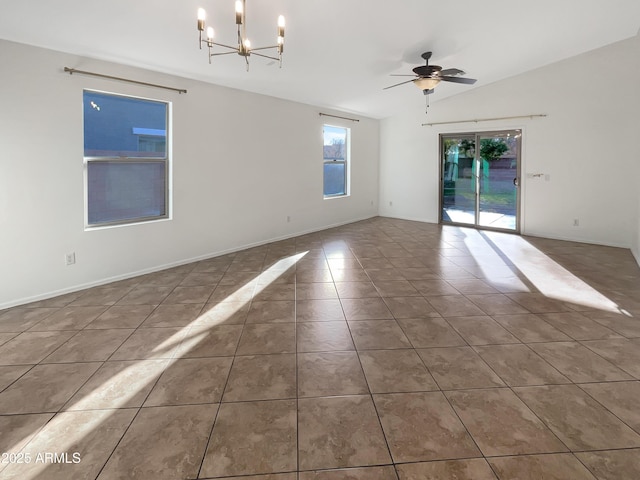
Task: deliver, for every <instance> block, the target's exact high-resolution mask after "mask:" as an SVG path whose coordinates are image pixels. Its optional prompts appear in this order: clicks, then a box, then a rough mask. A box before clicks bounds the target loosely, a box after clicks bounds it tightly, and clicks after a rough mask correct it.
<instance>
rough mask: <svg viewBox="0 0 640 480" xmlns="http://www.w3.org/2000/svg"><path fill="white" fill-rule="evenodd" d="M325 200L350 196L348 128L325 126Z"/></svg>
mask: <svg viewBox="0 0 640 480" xmlns="http://www.w3.org/2000/svg"><path fill="white" fill-rule="evenodd" d="M322 134H323V137H324V146H323V158H324V198H331V197H339V196H344V195H348V194H349V136H350V135H349V134H350V131H349V129H348V128H342V127H332V126H329V125H324V127H323V129H322Z"/></svg>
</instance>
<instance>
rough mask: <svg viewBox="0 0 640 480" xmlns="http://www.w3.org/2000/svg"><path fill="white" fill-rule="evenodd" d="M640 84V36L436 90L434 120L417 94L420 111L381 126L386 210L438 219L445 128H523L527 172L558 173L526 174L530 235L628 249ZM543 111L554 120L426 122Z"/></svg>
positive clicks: (634, 226)
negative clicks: (455, 91) (444, 93)
mask: <svg viewBox="0 0 640 480" xmlns="http://www.w3.org/2000/svg"><path fill="white" fill-rule="evenodd" d="M487 61H491V59H490V57H488V58H487ZM470 76H472V72H470ZM638 85H640V39H639V38H638V37H635V38H632V39H629V40H626V41H623V42H619V43H616V44H613V45H610V46H607V47H604V48H601V49H598V50H595V51H592V52H589V53H587V54H584V55H580V56H577V57H573V58H571V59H568V60H565V61H562V62H559V63H556V64H553V65H549V66H547V67H544V68H541V69H538V70H535V71H532V72H529V73H526V74H523V75H519V76H517V77H513V78H510V79H506V80H503V81H500V82H496V83H494V84H490V85H487V86H483V87H479V88H477V89H474V90H470V91H469V92H466V93H463V94H461V95H457V96H455V97H449V98H446V99H443V100H441V101H436V102H434V100H437V96H438V90H437V89H436V92H435V94H434V95H433V99H432V104H431V107H430V109H429V113H428V115H427V116H425V114H424V99H423V98H422V96H421V95H420V93H419V92H416V108H415V110H414V111H412V112H407V113H406V114H404V115H400V116H396V117H392V118H388V119H385V120H383V121H382V122H381V151H380V155H381V165H380V214H381V215H384V216H391V217H399V218H408V219H415V220H424V221H428V222H437V221H438V195H439V194H438V184H439V168H438V134H440V133H445V132H446V133H450V132H470V131H481V130H493V129H501V128H522V129H523V130H524V134H523V167H524V168H523V173H524V174H526V173H545V174H548V175H550V181H548V182H547V181H545V180H544V178H541V179H527V178H523V179H522V183H523V185H522V210H521V213H522V218H523V223H522V227H523V233H526V234H530V235H538V236H546V237H551V238H560V239H569V240H576V241H585V242H592V243H599V244H606V245H614V246H623V247H630V246H631V245H632V241H633V238H634V234H635V235H636V236H637V235H638V229H639V228H640V225H638V223H639V221H638V215H637V213H636V212H637V204H638V194H637V191H638V189H639V187H640V182H639V180H638V175H637V174H636V173H635V172H636V169H635V164H636V163H637V162H638V160H639V158H638V148H637V145H636V143H637V138H638V124H639V121H638V115H639V112H640V94H639V93H638ZM445 87H446V86H445ZM406 88H415V87H412V86H407V87H406ZM438 88H442V87H438ZM458 88H462V87H458ZM537 113H544V114H548V117H546V118H542V119H520V120H511V121H494V122H487V123H477V124H476V123H460V124H454V125H445V126H434V127H428V126H425V127H422V126H421V124H422V123H426V122H438V121H456V120H464V119H476V118H487V117H504V116H513V115H529V114H537ZM523 177H524V175H523ZM390 202H392V203H393V205H390ZM575 218H577V219H579V223H580V226H579V227H574V226H573V219H575ZM635 246H636V251H640V241H638V240H636V243H635Z"/></svg>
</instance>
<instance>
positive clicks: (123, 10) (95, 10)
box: [0, 0, 640, 118]
mask: <svg viewBox="0 0 640 480" xmlns="http://www.w3.org/2000/svg"><path fill="white" fill-rule="evenodd" d="M198 7H203V8H205V9H206V10H207V12H208V23H210V24H211V25H213V26H214V28H215V29H216V38H217V39H218V41H221V42H222V43H228V44H233V43H235V41H236V33H235V21H234V1H233V0H183V1H167V0H154V1H152V0H109V1H104V0H102V1H97V0H57V1H51V0H21V1H14V2H8V1H4V2H2V3H1V4H0V38H3V39H7V40H11V41H16V42H20V43H26V44H32V45H36V46H41V47H46V48H51V49H54V50H59V51H63V52H69V53H74V54H79V55H83V56H88V57H93V58H97V59H103V60H109V61H114V62H118V63H122V64H127V65H135V66H139V67H143V68H148V69H151V70H155V71H160V72H165V73H171V74H175V75H179V76H183V77H188V78H194V79H198V80H202V81H205V82H210V83H213V84H219V85H225V86H230V87H234V88H239V89H243V90H248V91H253V92H258V93H262V94H266V95H271V96H274V97H279V98H284V99H289V100H294V101H298V102H303V103H307V104H312V105H317V106H320V107H325V108H336V109H340V110H343V111H347V112H352V113H357V114H362V115H366V116H371V117H374V118H384V117H387V116H390V115H393V114H396V113H398V112H400V111H402V110H404V109H406V108H409V107H410V106H414V105H415V104H416V103H420V104H422V102H423V101H424V100H423V95H422V94H421V92H420V91H419V90H418V89H417V88H416V87H414V86H413V85H411V84H408V85H403V86H400V87H397V88H393V89H390V90H385V91H383V90H382V89H383V87H385V86H388V85H391V84H393V83H397V81H398V79H397V78H393V77H390V76H389V74H392V73H393V74H399V73H410V71H411V68H413V67H414V66H416V65H419V64H422V63H423V60H422V59H421V58H420V54H421V53H422V52H424V51H427V50H431V51H433V57H432V59H431V63H434V64H438V65H441V66H443V67H444V68H451V67H456V68H460V69H462V70H464V71H466V72H467V76H470V77H473V78H477V79H478V82H477V83H476V84H475V85H474V86H467V85H454V84H444V83H442V84H440V85H439V86H438V87H437V89H436V92H435V94H434V95H433V96H432V102H433V101H437V100H438V99H442V98H446V97H447V96H450V95H455V94H458V93H460V92H463V91H466V90H468V89H470V88H478V87H480V86H482V85H486V84H488V83H492V82H495V81H497V80H500V79H503V78H507V77H510V76H513V75H517V74H519V73H523V72H525V71H528V70H532V69H534V68H537V67H541V66H544V65H547V64H550V63H553V62H556V61H559V60H562V59H564V58H568V57H571V56H574V55H577V54H580V53H583V52H586V51H589V50H593V49H595V48H598V47H601V46H604V45H607V44H610V43H613V42H616V41H619V40H623V39H625V38H629V37H631V36H634V35H636V34H638V28H639V27H640V1H638V0H536V1H528V2H524V1H522V2H520V1H513V0H484V1H478V0H458V1H451V0H440V1H433V0H394V1H389V0H322V1H312V0H271V1H266V0H247V33H248V37H249V38H250V39H251V41H252V44H253V45H254V46H261V45H272V44H274V43H275V34H276V19H277V16H278V15H279V14H282V15H285V17H286V20H287V29H286V37H285V38H286V43H285V50H284V61H283V65H282V68H281V69H279V68H278V65H277V64H276V63H275V62H271V61H269V60H266V59H263V58H254V57H251V68H250V71H249V72H247V71H246V70H245V65H244V60H243V59H242V58H240V57H239V56H237V55H228V56H223V57H217V58H214V60H213V64H212V65H209V63H208V62H207V55H206V53H205V50H199V49H198V37H197V30H196V10H197V8H198ZM639 54H640V52H639ZM71 66H73V65H71ZM104 73H108V72H104ZM612 74H613V75H615V72H593V78H594V79H596V78H598V80H597V85H599V86H601V85H602V82H601V79H602V78H603V77H605V78H606V76H607V75H612ZM577 81H589V79H588V78H585V79H577Z"/></svg>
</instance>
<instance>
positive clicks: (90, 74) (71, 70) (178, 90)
mask: <svg viewBox="0 0 640 480" xmlns="http://www.w3.org/2000/svg"><path fill="white" fill-rule="evenodd" d="M64 71H65V72H69V75H73V74H74V73H78V74H80V75H89V76H91V77H100V78H108V79H110V80H119V81H121V82H128V83H135V84H137V85H145V86H147V87H155V88H164V89H165V90H173V91H174V92H178V93H187V91H186V90H184V89H182V88H174V87H167V86H165V85H157V84H155V83H147V82H140V81H138V80H130V79H128V78H122V77H114V76H111V75H104V74H102V73H95V72H87V71H84V70H76V69H75V68H69V67H64Z"/></svg>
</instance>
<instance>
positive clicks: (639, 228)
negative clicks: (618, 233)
mask: <svg viewBox="0 0 640 480" xmlns="http://www.w3.org/2000/svg"><path fill="white" fill-rule="evenodd" d="M635 178H636V182H637V183H636V185H637V187H636V189H635V192H636V202H635V207H636V209H635V212H633V216H632V219H631V222H630V223H631V227H632V229H633V233H632V235H631V253H633V256H634V257H635V259H636V262H638V265H640V162H638V161H636V162H635Z"/></svg>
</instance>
